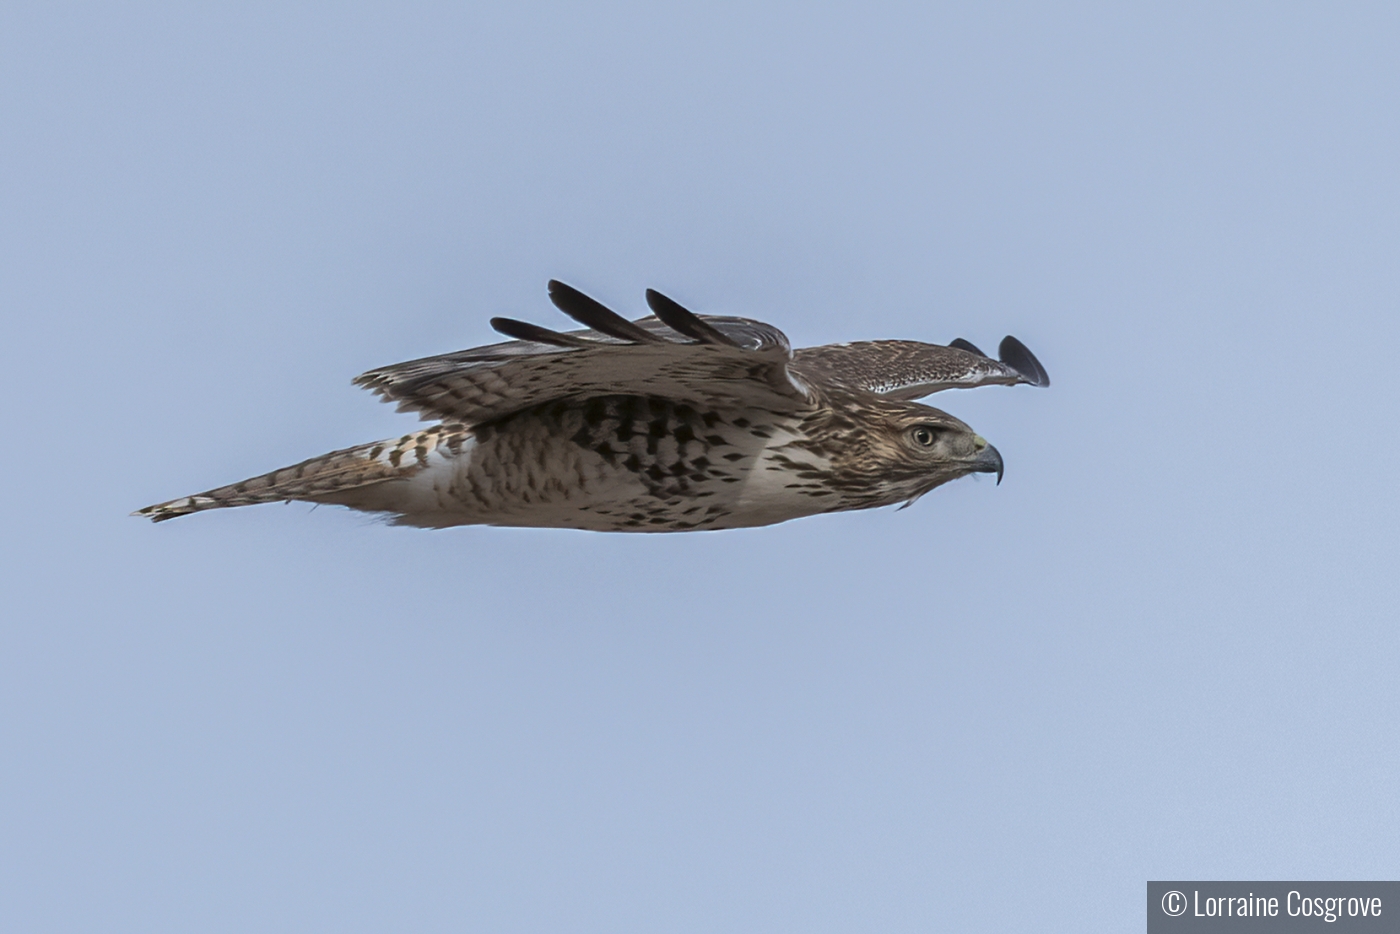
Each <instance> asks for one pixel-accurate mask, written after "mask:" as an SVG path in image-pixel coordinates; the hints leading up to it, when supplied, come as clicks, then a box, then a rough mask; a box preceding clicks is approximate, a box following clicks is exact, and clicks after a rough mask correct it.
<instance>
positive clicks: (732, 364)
mask: <svg viewBox="0 0 1400 934" xmlns="http://www.w3.org/2000/svg"><path fill="white" fill-rule="evenodd" d="M549 297H550V299H551V300H553V302H554V304H555V305H557V306H558V307H559V309H560V310H561V311H563V312H564V313H565V314H567V315H569V316H570V317H571V318H573V319H574V320H576V321H578V322H579V323H580V324H584V325H586V326H587V328H586V329H585V330H579V331H568V332H562V333H561V332H558V331H551V330H549V329H547V328H542V327H539V326H538V325H533V324H528V323H526V322H523V321H515V320H513V319H510V318H492V319H491V326H492V327H494V328H495V329H496V330H498V331H500V332H501V333H503V334H506V335H508V336H510V337H514V338H517V339H516V340H513V341H508V342H506V343H503V344H492V345H490V346H487V347H477V348H474V349H472V350H462V351H458V352H457V353H450V354H443V355H441V356H436V357H424V358H423V359H421V360H410V361H409V362H407V363H399V364H395V365H394V366H387V367H381V368H380V369H377V370H370V371H369V372H368V373H365V374H363V375H361V376H358V377H356V379H355V383H356V385H359V386H363V387H365V388H366V389H369V390H371V391H373V392H374V393H376V394H377V395H379V396H381V397H382V398H384V399H385V400H389V401H394V402H397V403H398V407H399V410H400V411H413V412H418V413H419V415H421V416H422V417H423V418H430V419H443V420H448V421H461V422H464V423H466V424H468V425H477V424H481V423H482V422H487V421H491V420H492V419H496V418H501V417H503V416H505V415H509V414H510V413H512V412H517V411H520V410H521V409H526V408H530V407H531V406H535V405H539V404H541V403H545V402H549V401H552V400H556V399H571V398H584V397H588V396H597V395H652V396H660V397H663V398H667V399H674V400H677V401H683V402H689V403H692V404H696V405H700V406H705V407H755V406H761V407H764V408H768V409H771V410H774V411H778V412H797V411H803V410H806V409H809V408H811V407H812V406H813V404H814V400H813V399H812V397H811V396H810V394H809V393H808V391H807V388H806V386H805V385H804V384H803V383H802V382H801V381H800V380H799V379H796V378H795V377H794V375H793V374H792V373H790V372H789V370H788V364H789V362H790V361H791V359H792V348H791V346H790V345H789V344H788V339H787V337H786V336H784V334H783V332H782V331H779V330H778V329H777V328H775V327H772V326H771V325H767V324H764V323H762V322H760V321H751V320H749V319H746V318H726V317H709V316H707V317H705V318H701V317H699V316H697V315H694V314H692V313H691V312H689V311H687V310H686V309H684V308H682V307H681V306H680V305H678V304H676V303H675V302H673V301H671V300H670V299H668V298H666V297H665V296H664V295H661V294H660V293H658V292H653V291H651V290H647V303H648V304H649V305H650V306H651V308H652V310H653V311H654V312H656V315H655V316H654V317H650V318H643V319H642V320H640V321H628V320H627V319H626V318H623V317H621V316H620V315H618V314H616V313H615V312H613V311H611V310H609V309H608V308H606V307H604V306H603V305H601V304H599V303H598V302H596V301H594V300H593V299H591V298H589V297H588V296H586V295H584V294H583V293H581V292H579V291H577V290H576V289H573V288H572V287H570V286H567V285H565V284H564V283H562V282H557V281H553V280H551V281H550V283H549Z"/></svg>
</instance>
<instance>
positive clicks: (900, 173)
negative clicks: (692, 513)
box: [0, 3, 1400, 932]
mask: <svg viewBox="0 0 1400 934" xmlns="http://www.w3.org/2000/svg"><path fill="white" fill-rule="evenodd" d="M1397 38H1400V15H1397V13H1396V12H1395V8H1394V7H1393V6H1392V5H1386V4H1348V5H1324V4H1315V5H1309V4H1277V3H1272V4H1264V3H1252V4H1251V3H1245V4H1230V5H1228V6H1226V5H1219V4H1178V5H1175V6H1173V7H1170V8H1163V9H1157V10H1153V9H1149V8H1146V7H1143V6H1136V7H1135V6H1131V5H1127V6H1125V5H1115V4H1067V5H1061V6H1058V7H1056V8H1050V7H1047V6H1045V5H1038V4H1017V3H1005V4H978V5H975V6H974V5H969V4H945V5H937V4H919V5H907V6H899V5H886V6H879V7H869V8H860V9H857V8H856V6H855V5H851V6H848V7H845V8H841V7H836V6H825V7H812V6H810V5H791V6H780V5H761V6H757V7H753V6H747V5H746V6H721V5H715V4H706V5H704V6H703V7H698V6H697V7H690V8H681V7H674V8H661V7H656V6H650V5H638V6H628V5H618V4H611V5H592V6H586V7H585V6H574V7H566V6H563V5H550V4H515V5H511V6H510V7H509V8H508V9H505V8H492V7H489V6H487V5H480V6H472V5H465V4H457V5H453V4H420V5H410V6H397V7H391V6H389V5H384V6H380V7H374V6H369V5H358V6H352V5H345V4H326V5H320V6H316V5H310V4H266V5H245V6H240V7H234V6H226V7H223V8H215V7H210V6H205V7H199V8H193V7H189V6H188V5H165V6H162V5H156V4H146V5H134V6H130V7H127V8H123V9H117V8H112V7H108V6H105V5H95V4H94V5H82V4H73V5H60V4H31V5H24V4H10V5H7V6H6V8H5V10H4V11H3V12H0V122H3V125H4V126H5V127H6V130H5V132H4V135H3V141H0V212H3V216H4V218H5V223H3V224H0V238H3V242H0V285H2V286H3V308H4V310H5V331H6V336H5V339H4V341H3V342H0V363H3V365H4V367H5V370H6V372H7V373H8V374H9V375H10V390H9V391H8V392H7V393H5V394H4V397H3V399H0V411H3V414H4V424H5V425H6V426H7V427H8V428H9V430H10V451H9V456H7V457H5V458H0V471H3V477H4V481H5V487H6V489H7V490H8V491H9V496H8V497H7V505H8V510H7V512H8V515H7V521H6V522H5V523H4V524H3V526H2V527H0V549H3V551H2V552H0V553H3V558H4V560H3V565H0V566H2V567H3V570H0V580H3V583H4V587H3V590H4V593H5V596H6V600H5V602H6V604H7V608H8V612H6V614H5V622H4V623H3V625H0V711H3V713H0V787H3V788H4V789H5V792H4V794H3V796H0V860H3V862H0V868H3V871H0V922H2V923H3V926H4V927H6V928H7V929H13V930H26V931H92V930H104V931H128V930H129V931H142V932H159V931H188V930H202V931H247V930H260V931H284V930H285V931H292V930H296V931H307V930H335V931H360V930H363V931H371V930H373V931H379V930H386V929H393V930H417V931H449V930H451V931H460V930H483V931H486V930H489V931H501V932H514V931H522V932H523V931H551V932H557V931H608V932H616V931H647V932H655V931H715V930H753V931H775V930H793V931H798V930H800V931H804V932H817V931H848V930H880V931H890V932H896V931H926V930H931V929H939V928H942V927H946V928H948V929H952V930H968V931H977V930H987V931H1004V930H1035V931H1057V930H1064V931H1086V930H1105V931H1106V930H1122V929H1124V928H1125V927H1135V926H1140V925H1141V923H1142V917H1143V916H1142V911H1143V883H1144V882H1145V881H1146V880H1147V879H1156V878H1187V879H1191V878H1203V879H1208V878H1218V879H1222V878H1242V879H1266V878H1276V879H1290V878H1296V879H1305V878H1337V879H1347V878H1387V877H1388V878H1395V877H1396V873H1397V856H1398V855H1400V854H1397V847H1396V840H1397V839H1400V806H1397V804H1396V800H1397V796H1396V794H1395V788H1396V787H1397V779H1398V778H1400V754H1397V747H1396V743H1395V735H1396V722H1397V713H1398V712H1400V709H1398V708H1400V687H1397V685H1400V679H1397V678H1396V664H1397V661H1398V660H1400V634H1397V626H1396V616H1397V613H1396V607H1397V599H1398V598H1400V587H1398V586H1397V583H1396V574H1395V568H1396V565H1397V560H1396V559H1397V548H1398V546H1400V543H1397V534H1396V528H1397V522H1398V521H1400V509H1398V508H1397V500H1396V496H1395V493H1394V491H1395V490H1396V488H1397V484H1398V483H1400V467H1397V464H1400V442H1397V440H1396V437H1395V426H1396V425H1397V424H1400V404H1398V403H1400V399H1398V398H1397V390H1396V388H1395V383H1394V379H1393V376H1392V370H1393V366H1392V357H1393V351H1392V348H1393V347H1394V346H1396V343H1397V338H1400V325H1398V324H1397V316H1396V309H1397V305H1398V304H1400V303H1398V302H1397V299H1400V276H1397V265H1396V261H1397V260H1396V258H1397V255H1400V253H1397V247H1400V174H1397V172H1396V171H1395V167H1396V165H1397V164H1400V124H1397V122H1396V119H1395V114H1396V113H1397V112H1400V108H1398V107H1397V104H1400V101H1397V96H1400V65H1397V59H1396V56H1395V55H1394V48H1395V43H1396V40H1397ZM550 277H557V278H560V279H563V280H565V281H568V282H570V283H572V284H574V285H576V286H578V287H580V288H582V289H583V290H584V291H586V292H589V293H590V294H593V295H595V296H596V297H598V298H599V299H602V300H604V301H606V302H608V303H609V304H611V305H612V306H613V307H615V308H617V309H618V310H620V311H623V312H626V313H629V314H631V315H633V316H639V315H641V314H643V313H644V305H643V302H642V292H643V290H644V289H645V288H647V287H654V288H658V289H660V290H662V291H664V292H666V293H667V294H670V295H672V296H673V297H675V298H676V299H678V300H680V301H682V302H684V303H685V304H686V305H688V306H690V307H691V308H694V309H695V310H697V311H702V312H713V313H724V314H739V315H746V316H752V317H758V318H761V319H763V320H767V321H770V322H772V323H773V324H776V325H777V326H779V327H781V328H783V329H784V330H785V331H786V332H787V334H788V335H789V336H790V337H791V338H792V340H793V342H794V343H795V344H799V345H802V344H816V343H823V342H828V341H835V340H856V339H868V338H910V339H919V340H929V341H947V340H949V339H951V338H953V337H959V336H961V337H965V338H968V339H970V340H972V341H973V342H975V343H977V344H979V345H982V346H984V347H987V346H994V345H995V344H996V342H997V340H999V339H1000V337H1001V336H1002V335H1003V334H1006V333H1011V334H1015V335H1017V336H1018V337H1020V338H1021V339H1022V340H1024V341H1025V342H1026V343H1027V344H1028V345H1029V346H1030V347H1031V348H1032V349H1034V350H1035V352H1036V353H1037V354H1038V355H1039V357H1040V358H1041V360H1042V361H1043V362H1044V363H1045V365H1046V367H1047V369H1048V370H1049V372H1050V374H1051V376H1052V378H1053V379H1054V385H1053V386H1052V387H1051V388H1050V389H1049V390H1045V391H1039V390H1030V389H1025V388H1021V389H1016V390H1003V389H986V390H981V391H978V392H975V393H961V394H945V395H943V396H940V397H938V398H937V399H936V400H935V401H936V402H937V404H938V405H939V406H940V407H944V408H946V409H948V410H949V411H950V412H952V413H953V414H954V415H957V416H958V417H959V418H962V419H963V420H964V421H967V422H968V423H969V424H971V425H972V426H973V427H975V428H976V429H977V430H978V431H979V432H980V433H981V434H983V435H985V436H986V437H987V438H988V439H989V440H990V441H992V443H994V444H995V445H996V446H997V447H998V448H999V449H1000V450H1001V452H1002V454H1003V456H1004V457H1005V459H1006V464H1007V469H1006V480H1005V482H1004V483H1003V484H1002V485H1001V487H999V488H998V487H996V486H994V485H993V484H992V483H990V482H987V481H986V480H985V478H978V479H967V480H962V481H959V482H957V483H955V484H952V485H950V486H948V487H944V488H941V489H939V490H937V491H935V492H934V493H933V494H931V495H929V496H927V497H925V498H924V499H922V500H921V501H920V502H919V503H918V504H917V505H916V506H915V507H913V508H911V509H909V510H905V511H903V512H898V513H896V512H893V511H890V510H885V511H872V512H865V513H857V514H850V515H841V516H829V517H818V518H814V519H807V520H801V521H798V522H794V523H789V524H786V525H782V526H777V527H772V528H766V529H756V530H745V531H737V532H725V533H715V534H696V535H674V536H610V535H596V534H587V533H570V532H563V531H526V530H507V529H490V528H469V529H457V530H449V531H443V532H424V531H420V530H411V529H399V528H389V527H385V526H383V525H381V524H378V523H375V522H373V521H369V520H366V519H365V518H364V517H362V516H359V515H356V514H353V513H350V512H348V511H345V510H338V509H334V508H329V507H325V508H320V509H316V510H312V509H311V508H310V507H306V506H303V505H291V506H267V507H259V508H256V509H245V510H230V511H226V512H219V513H213V514H207V515H200V516H195V517H191V518H187V519H181V520H179V521H176V522H171V523H166V524H163V525H161V526H151V525H150V524H149V523H145V522H142V521H138V520H136V519H132V518H129V517H128V516H127V513H128V512H130V511H131V510H132V509H134V508H137V507H139V506H143V505H146V504H148V503H152V502H156V501H159V500H162V499H167V498H170V497H173V496H178V495H182V494H186V493H190V492H194V491H196V490H200V489H205V488H208V487H210V486H212V485H216V484H219V483H225V482H229V481H233V480H237V479H240V478H242V477H245V476H248V475H251V474H255V473H260V472H262V471H265V470H268V469H271V468H274V467H278V466H281V465H284V464H287V463H292V462H295V461H298V460H301V459H303V458H305V457H309V456H312V455H315V454H319V453H322V452H324V451H328V450H331V449H334V448H339V447H345V446H347V445H351V444H356V443H360V442H364V441H370V440H374V439H377V438H381V437H389V436H395V435H398V434H402V433H403V432H404V431H406V430H408V428H409V427H411V426H412V425H414V424H416V423H415V422H414V421H413V420H412V419H411V418H409V417H408V416H404V415H396V414H394V413H393V411H392V410H391V409H390V408H389V407H387V406H383V405H380V404H378V403H376V402H375V401H374V400H373V399H372V398H371V397H370V396H369V395H368V394H365V393H363V392H360V391H358V390H356V389H354V388H353V387H351V386H350V383H349V380H350V378H351V377H353V376H354V375H356V374H358V373H360V372H362V371H363V370H366V369H369V368H371V367H374V366H378V365H382V364H386V363H391V362H395V361H398V360H403V359H409V358H412V357H416V356H422V355H426V354H431V353H437V352H445V351H449V350H453V349H459V348H462V347H468V346H472V345H474V344H478V343H483V342H487V341H490V340H493V339H494V335H493V334H492V332H491V331H490V330H489V328H488V326H487V323H486V322H487V319H488V318H489V317H491V316H492V315H498V314H504V315H510V316H514V317H520V318H525V319H527V320H533V321H538V322H540V323H543V324H546V325H550V326H553V325H557V324H559V323H560V320H561V319H559V318H558V317H557V315H556V313H555V312H554V310H553V309H552V308H551V307H550V306H549V304H548V301H547V299H546V297H545V292H544V283H545V281H546V280H547V279H548V278H550Z"/></svg>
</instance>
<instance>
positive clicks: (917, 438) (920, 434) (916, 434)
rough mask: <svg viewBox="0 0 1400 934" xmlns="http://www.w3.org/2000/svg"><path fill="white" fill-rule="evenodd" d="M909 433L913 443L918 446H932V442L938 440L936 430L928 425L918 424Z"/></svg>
mask: <svg viewBox="0 0 1400 934" xmlns="http://www.w3.org/2000/svg"><path fill="white" fill-rule="evenodd" d="M910 434H911V435H912V436H913V438H914V443H915V444H917V445H919V446H920V447H926V448H929V447H933V442H935V441H937V440H938V431H937V430H936V429H934V428H930V427H929V426H928V425H920V426H919V427H917V428H915V429H914V430H913V431H912V432H910Z"/></svg>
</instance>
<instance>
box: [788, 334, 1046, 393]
mask: <svg viewBox="0 0 1400 934" xmlns="http://www.w3.org/2000/svg"><path fill="white" fill-rule="evenodd" d="M1000 355H1001V359H1000V360H993V359H992V358H991V357H988V356H987V355H986V354H984V353H983V352H982V351H980V350H978V349H977V348H976V347H975V346H973V345H972V344H971V343H969V342H967V341H965V340H963V339H962V338H958V339H957V340H955V341H953V342H952V343H951V344H950V345H948V346H946V347H945V346H943V345H941V344H923V343H920V342H918V341H860V342H857V343H852V344H826V345H824V346H821V347H803V348H801V349H800V350H797V351H796V352H795V353H794V354H793V363H792V369H793V371H794V372H796V373H797V374H798V376H800V377H801V378H802V379H804V380H806V381H808V382H813V383H834V384H836V385H839V386H845V387H847V388H849V389H864V390H866V391H867V392H876V393H879V394H881V395H884V396H890V397H892V398H895V399H919V398H922V397H924V396H927V395H929V394H930V393H935V392H939V391H941V390H944V389H972V388H975V387H977V386H993V385H1002V386H1014V385H1016V384H1017V383H1026V384H1028V385H1031V386H1049V385H1050V377H1049V375H1047V374H1046V372H1045V367H1043V366H1041V365H1040V361H1039V360H1037V359H1036V358H1035V354H1033V353H1031V352H1030V350H1028V349H1027V348H1026V345H1025V344H1023V343H1021V342H1020V341H1018V340H1017V339H1016V338H1014V337H1006V338H1004V339H1003V340H1002V342H1001V347H1000Z"/></svg>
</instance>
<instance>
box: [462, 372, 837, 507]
mask: <svg viewBox="0 0 1400 934" xmlns="http://www.w3.org/2000/svg"><path fill="white" fill-rule="evenodd" d="M785 433H786V429H785V428H784V426H782V425H779V424H776V423H775V419H774V417H773V416H771V415H765V413H762V412H756V411H735V410H724V411H707V410H705V409H702V408H698V407H696V406H693V405H688V404H685V403H679V402H673V401H670V400H665V399H657V398H649V397H644V396H601V397H595V398H590V399H585V400H579V401H559V402H552V403H549V404H546V405H542V406H538V407H536V408H532V409H527V410H524V411H521V412H518V413H515V414H512V415H510V416H507V417H505V418H502V419H499V420H497V421H494V422H489V423H486V424H483V425H480V426H478V427H477V428H476V429H475V434H476V445H475V446H474V449H473V450H472V453H471V457H470V458H469V459H468V461H467V462H466V463H464V464H462V465H461V467H460V469H459V472H458V476H457V478H456V480H455V481H454V484H453V489H452V496H453V497H454V498H455V499H456V500H457V501H458V502H460V503H461V505H462V506H463V507H464V508H465V509H466V510H468V511H469V512H471V513H473V514H475V515H476V516H477V518H476V519H475V521H478V522H487V523H491V524H494V525H528V526H561V525H562V526H566V527H572V528H582V529H594V530H602V531H681V530H689V529H706V528H728V527H732V526H734V525H750V524H754V523H753V522H750V521H746V519H745V517H743V516H736V514H735V513H736V506H737V504H739V503H740V501H741V499H742V494H743V490H744V488H745V486H746V484H747V482H748V480H749V479H750V476H751V475H752V473H753V471H754V469H755V467H756V466H757V465H759V464H761V463H762V462H763V461H764V457H765V450H766V449H767V448H768V447H769V446H770V445H771V444H772V443H773V442H774V441H784V440H786V439H785V438H784V435H785ZM740 508H742V507H740ZM810 511H815V510H810Z"/></svg>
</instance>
